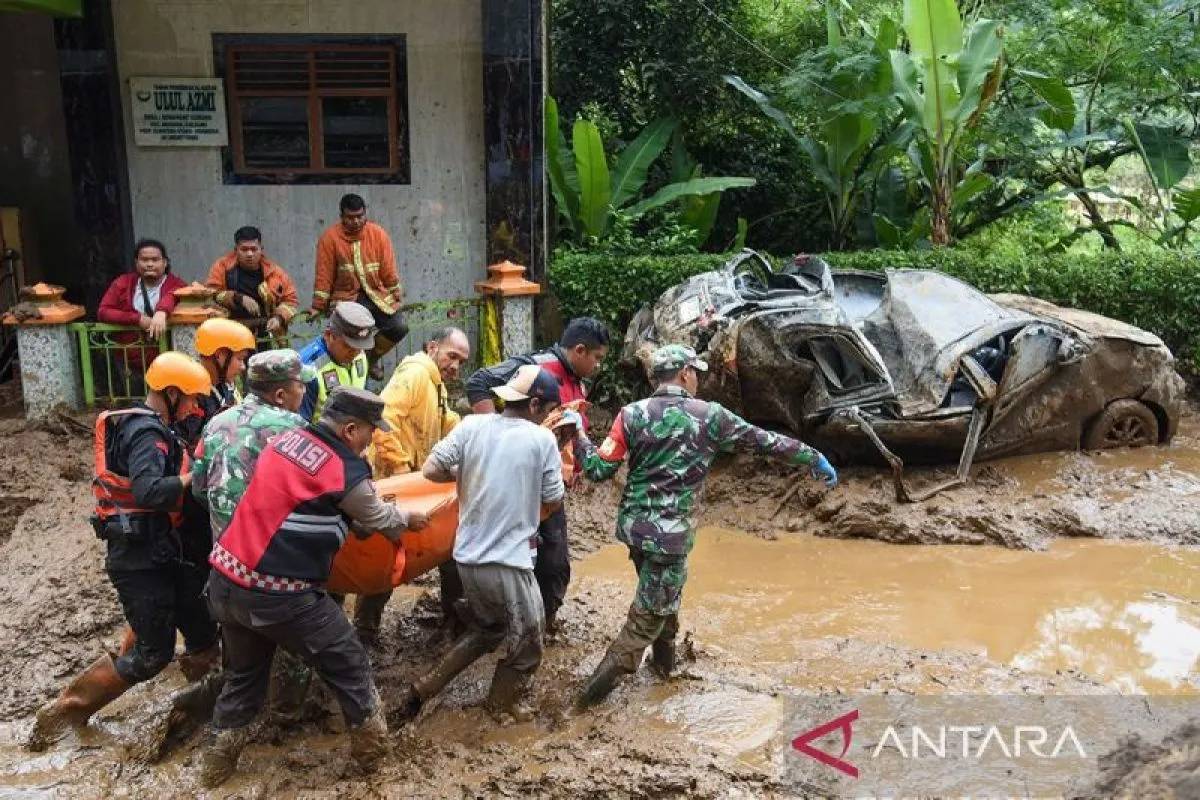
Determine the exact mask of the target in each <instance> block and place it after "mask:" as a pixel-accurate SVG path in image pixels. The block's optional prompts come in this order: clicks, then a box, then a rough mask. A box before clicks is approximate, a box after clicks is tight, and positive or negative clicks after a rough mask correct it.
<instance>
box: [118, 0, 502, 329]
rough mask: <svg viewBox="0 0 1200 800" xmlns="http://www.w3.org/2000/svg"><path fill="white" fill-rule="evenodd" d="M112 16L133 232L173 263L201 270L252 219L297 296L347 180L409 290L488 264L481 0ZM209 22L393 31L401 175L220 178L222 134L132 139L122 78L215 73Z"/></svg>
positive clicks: (461, 288)
mask: <svg viewBox="0 0 1200 800" xmlns="http://www.w3.org/2000/svg"><path fill="white" fill-rule="evenodd" d="M113 16H114V23H115V29H116V46H117V60H118V70H119V75H120V76H121V82H122V89H121V90H122V105H123V113H124V115H125V133H126V149H127V153H128V159H129V179H130V187H131V193H132V198H131V201H132V207H133V223H134V235H135V236H136V237H141V236H148V237H153V238H157V239H161V240H162V241H163V242H164V243H165V244H166V245H167V248H168V250H169V251H170V255H171V262H172V265H173V268H174V271H175V273H176V274H177V275H179V276H180V277H182V278H183V279H184V280H189V281H190V280H203V278H204V276H205V274H206V272H207V270H208V267H209V265H210V264H211V263H212V262H213V261H214V260H215V259H216V258H217V257H218V256H219V255H221V254H223V253H225V252H227V251H228V250H230V249H231V248H232V241H233V232H234V231H235V230H236V229H237V228H239V227H241V226H242V225H254V226H256V227H258V228H260V229H261V230H262V231H263V238H264V240H265V242H264V248H265V250H266V252H267V254H268V255H269V256H270V257H271V258H272V259H274V260H276V261H277V262H279V263H281V264H282V265H283V266H284V267H285V268H287V270H288V271H289V272H290V273H291V275H292V277H293V278H294V279H295V281H296V285H297V288H298V289H299V292H300V301H301V304H302V305H304V306H307V304H308V303H309V302H310V300H311V297H312V282H313V259H314V251H315V245H316V240H317V236H318V235H319V234H320V232H321V231H322V230H324V229H325V227H326V226H328V225H329V224H331V223H332V222H334V221H335V220H336V219H337V216H338V207H337V204H338V199H339V198H340V197H341V196H342V195H343V194H345V193H347V192H357V193H359V194H361V195H363V197H364V198H366V201H367V205H368V213H369V214H370V216H371V218H372V219H373V220H374V221H376V222H378V223H379V224H381V225H383V227H384V228H385V229H386V230H387V231H388V233H389V234H390V235H391V237H392V241H393V243H394V244H395V246H396V256H397V260H398V263H399V265H400V273H401V279H402V281H403V282H404V284H405V290H406V302H413V301H418V300H430V299H439V298H450V297H463V296H469V295H472V294H473V292H472V283H473V282H474V281H476V280H479V279H481V278H482V277H484V276H485V272H486V270H485V260H486V257H485V228H486V226H485V221H484V220H485V207H484V164H483V87H482V56H481V40H482V31H481V11H480V5H479V2H478V0H355V1H354V2H349V3H348V2H337V1H335V0H113ZM213 33H263V34H299V33H314V34H372V35H385V34H387V35H390V34H404V35H405V36H406V40H407V44H406V46H407V61H408V117H409V120H410V130H409V136H408V146H409V151H410V153H411V158H410V163H411V182H410V183H409V184H408V185H366V186H359V185H353V184H335V185H322V186H245V185H226V184H224V183H223V178H222V167H221V150H220V148H215V147H214V148H184V147H164V148H146V147H138V146H137V145H135V144H134V142H133V135H132V125H131V121H130V104H129V96H128V92H129V83H128V79H129V78H131V77H142V76H149V77H154V76H158V77H200V76H213V75H215V74H216V72H215V70H214V66H213V42H212V34H213Z"/></svg>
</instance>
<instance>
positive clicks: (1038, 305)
mask: <svg viewBox="0 0 1200 800" xmlns="http://www.w3.org/2000/svg"><path fill="white" fill-rule="evenodd" d="M988 296H989V297H991V298H992V299H993V300H995V301H996V302H997V303H999V304H1000V305H1002V306H1005V307H1006V308H1011V309H1015V310H1018V311H1023V312H1026V313H1028V314H1033V315H1034V316H1037V317H1041V318H1043V319H1052V320H1055V321H1056V322H1061V323H1063V324H1064V325H1069V326H1070V327H1072V328H1074V329H1075V330H1077V331H1080V332H1081V333H1085V334H1087V335H1089V336H1093V337H1096V338H1106V339H1126V340H1128V341H1130V342H1135V343H1137V344H1140V345H1145V346H1146V347H1166V344H1165V343H1164V342H1163V340H1162V339H1160V338H1158V337H1157V336H1155V335H1154V334H1153V333H1151V332H1150V331H1147V330H1143V329H1141V328H1138V327H1136V326H1134V325H1130V324H1129V323H1128V322H1122V321H1121V320H1119V319H1113V318H1112V317H1103V316H1101V315H1099V314H1093V313H1092V312H1090V311H1081V310H1079V309H1077V308H1064V307H1063V306H1056V305H1054V303H1051V302H1048V301H1046V300H1041V299H1039V298H1036V297H1030V296H1028V295H1024V294H993V295H988Z"/></svg>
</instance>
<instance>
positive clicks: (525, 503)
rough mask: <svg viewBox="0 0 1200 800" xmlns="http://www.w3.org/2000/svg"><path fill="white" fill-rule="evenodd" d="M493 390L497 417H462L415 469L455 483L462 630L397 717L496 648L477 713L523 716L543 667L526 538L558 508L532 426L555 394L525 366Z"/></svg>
mask: <svg viewBox="0 0 1200 800" xmlns="http://www.w3.org/2000/svg"><path fill="white" fill-rule="evenodd" d="M494 391H495V393H496V395H497V396H498V397H501V398H503V399H504V400H505V406H504V411H503V413H501V414H499V415H496V414H472V415H471V416H469V417H467V418H466V419H464V420H463V421H462V423H461V424H459V426H458V427H456V428H455V429H454V430H453V431H451V432H450V435H449V436H447V437H446V438H445V439H443V440H442V441H440V442H438V443H437V445H436V446H435V447H434V448H433V452H432V453H430V454H429V458H427V459H426V460H425V465H424V466H423V467H422V469H421V472H422V474H424V476H425V477H426V478H428V479H429V480H431V481H438V482H450V481H454V480H457V481H458V504H459V518H458V533H457V535H456V537H455V540H454V561H455V563H456V564H458V571H459V575H460V577H461V578H462V584H463V593H464V595H465V596H466V601H467V610H468V618H469V623H468V628H467V631H466V633H464V634H463V635H462V636H460V637H459V638H458V639H457V640H456V641H455V642H454V645H453V646H452V647H451V648H450V650H448V651H447V652H446V654H445V655H444V656H443V657H442V659H441V661H439V662H438V664H437V665H436V666H435V667H434V668H433V669H432V670H430V671H429V672H428V673H427V674H426V675H425V676H423V677H422V678H420V679H419V680H417V681H416V682H414V683H412V684H411V685H409V686H408V688H407V689H406V691H405V694H404V696H403V697H402V699H401V702H400V705H399V709H398V716H399V718H400V719H411V718H412V717H415V716H416V715H417V713H418V712H419V711H420V709H421V706H422V704H423V703H425V702H426V701H428V700H429V699H430V698H431V697H433V696H434V695H435V694H437V693H438V692H439V691H441V690H442V688H443V687H445V686H446V684H447V683H449V682H450V681H451V680H453V679H454V677H455V676H456V675H458V674H459V673H460V672H462V671H463V670H464V669H466V668H467V667H468V666H470V665H471V664H472V663H473V662H474V661H475V660H476V659H478V658H479V657H480V656H482V655H484V654H486V653H489V652H491V651H492V650H495V649H496V648H497V647H498V646H499V645H500V644H501V643H504V644H505V654H504V657H503V658H501V659H500V660H499V661H498V662H497V663H496V671H495V672H494V673H493V675H492V684H491V688H490V689H489V690H488V696H487V701H486V702H485V707H486V708H487V710H488V711H489V712H490V713H492V714H493V715H496V716H506V715H511V716H512V717H514V718H516V719H518V720H523V719H528V718H529V717H530V716H531V714H530V712H529V710H528V709H526V708H524V707H523V706H522V704H521V700H522V696H523V695H524V693H525V692H526V690H527V689H528V686H529V683H530V681H531V679H532V677H533V673H534V671H535V670H536V669H537V668H538V665H539V664H540V663H541V660H542V633H543V623H544V619H545V616H544V612H543V610H542V597H541V593H540V592H539V591H538V588H537V582H536V580H535V579H534V577H533V564H532V563H531V562H532V559H531V548H530V546H529V540H530V539H531V538H532V537H533V536H535V535H536V533H537V526H538V518H539V516H540V512H541V510H542V509H543V508H548V509H549V510H553V509H554V508H555V507H557V506H559V505H560V504H561V503H562V498H563V493H564V491H565V490H564V488H563V481H562V460H561V459H560V457H559V453H558V445H557V443H556V442H555V439H554V434H552V433H551V432H550V431H549V430H548V429H546V428H543V427H541V423H542V421H543V420H544V419H545V418H546V415H547V414H548V413H549V412H551V411H552V410H553V409H554V407H555V406H557V405H558V400H559V393H558V392H559V388H558V383H557V381H555V380H554V378H553V376H551V375H550V373H548V372H547V371H546V370H544V369H542V368H540V367H538V366H537V365H536V364H527V365H525V366H522V367H520V368H519V369H518V370H517V372H516V374H515V375H514V376H513V377H512V380H510V381H509V382H508V383H506V384H505V385H503V386H500V387H497V388H496V389H495V390H494Z"/></svg>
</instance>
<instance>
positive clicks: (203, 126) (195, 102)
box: [129, 78, 229, 147]
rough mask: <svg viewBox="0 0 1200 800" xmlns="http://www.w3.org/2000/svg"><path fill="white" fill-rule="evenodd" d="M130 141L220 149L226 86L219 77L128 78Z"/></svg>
mask: <svg viewBox="0 0 1200 800" xmlns="http://www.w3.org/2000/svg"><path fill="white" fill-rule="evenodd" d="M129 98H130V103H131V105H132V107H133V141H134V144H136V145H138V146H139V147H223V146H225V145H226V144H228V142H229V138H228V135H227V133H226V129H225V86H224V84H223V83H222V81H221V79H220V78H130V79H129Z"/></svg>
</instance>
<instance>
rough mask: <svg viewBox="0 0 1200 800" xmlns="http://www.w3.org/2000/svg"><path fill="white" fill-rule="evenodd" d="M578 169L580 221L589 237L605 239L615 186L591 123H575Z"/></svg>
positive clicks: (572, 134) (575, 150)
mask: <svg viewBox="0 0 1200 800" xmlns="http://www.w3.org/2000/svg"><path fill="white" fill-rule="evenodd" d="M571 145H572V149H573V150H574V152H575V169H576V171H577V172H578V173H579V219H580V223H581V226H582V227H583V231H584V232H585V233H587V234H588V235H589V236H595V237H597V238H600V237H602V236H603V235H604V234H605V233H606V232H607V230H608V222H609V217H610V216H611V213H612V207H611V205H610V199H611V197H612V194H611V192H612V183H611V179H610V176H609V172H608V162H607V161H606V160H605V155H604V142H603V141H601V139H600V129H599V128H597V127H596V124H595V123H594V122H592V121H591V120H586V119H581V120H577V121H576V122H575V127H574V129H573V130H572V132H571Z"/></svg>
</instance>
